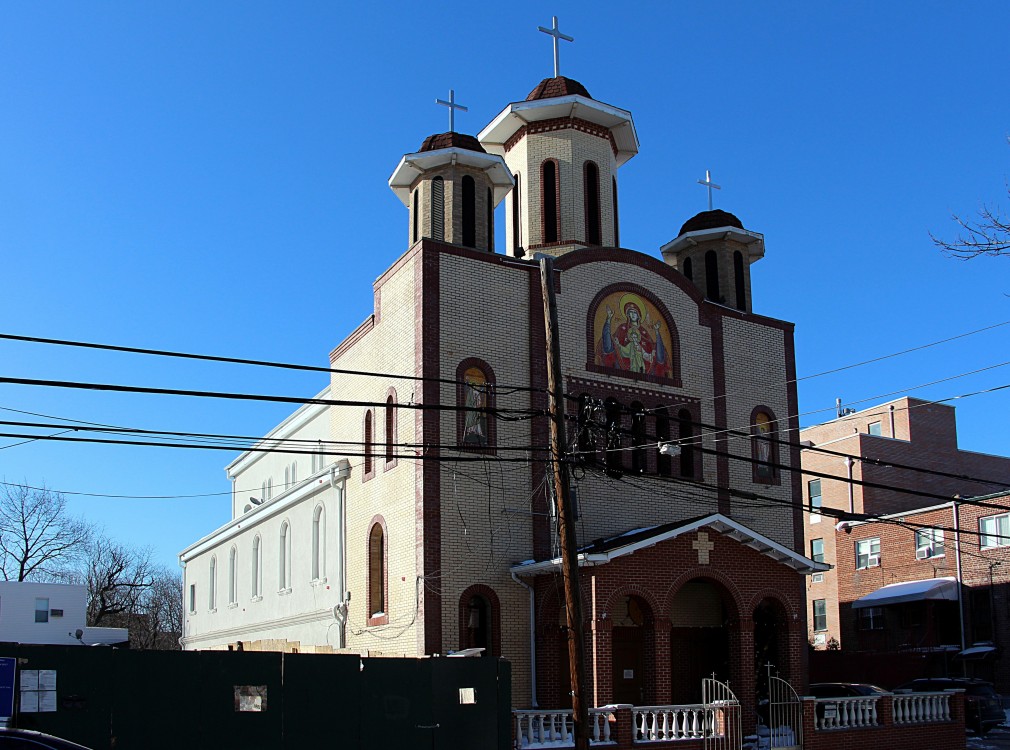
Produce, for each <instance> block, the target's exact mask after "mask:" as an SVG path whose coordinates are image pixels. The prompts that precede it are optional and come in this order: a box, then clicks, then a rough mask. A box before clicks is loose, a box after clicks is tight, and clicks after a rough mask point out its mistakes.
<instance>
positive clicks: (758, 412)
mask: <svg viewBox="0 0 1010 750" xmlns="http://www.w3.org/2000/svg"><path fill="white" fill-rule="evenodd" d="M777 437H778V429H777V428H776V423H775V415H774V414H772V412H771V410H770V409H767V408H765V407H758V408H756V409H755V410H754V411H753V413H752V414H751V457H752V458H753V466H754V481H755V482H760V483H762V484H776V483H777V482H778V476H779V473H778V466H777V464H778V445H777V443H776V440H777Z"/></svg>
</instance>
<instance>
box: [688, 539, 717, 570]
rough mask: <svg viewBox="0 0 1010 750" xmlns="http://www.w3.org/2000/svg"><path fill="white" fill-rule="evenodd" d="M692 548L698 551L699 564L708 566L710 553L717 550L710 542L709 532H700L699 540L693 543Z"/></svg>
mask: <svg viewBox="0 0 1010 750" xmlns="http://www.w3.org/2000/svg"><path fill="white" fill-rule="evenodd" d="M691 546H692V547H694V548H695V549H696V550H698V564H699V565H708V553H709V552H711V551H712V550H714V549H715V545H714V544H713V543H712V542H710V541H708V532H706V531H699V532H698V538H697V539H696V540H694V541H693V542H691Z"/></svg>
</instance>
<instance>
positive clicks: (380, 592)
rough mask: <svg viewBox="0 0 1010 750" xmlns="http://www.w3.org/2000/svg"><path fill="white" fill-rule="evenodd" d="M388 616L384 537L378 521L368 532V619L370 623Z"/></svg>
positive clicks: (374, 623) (375, 623)
mask: <svg viewBox="0 0 1010 750" xmlns="http://www.w3.org/2000/svg"><path fill="white" fill-rule="evenodd" d="M387 617H388V613H387V610H386V538H385V533H384V531H383V528H382V524H381V523H380V522H375V523H373V524H372V528H371V529H370V530H369V532H368V619H369V624H370V625H377V624H380V623H379V622H376V620H379V619H380V618H381V619H385V618H387Z"/></svg>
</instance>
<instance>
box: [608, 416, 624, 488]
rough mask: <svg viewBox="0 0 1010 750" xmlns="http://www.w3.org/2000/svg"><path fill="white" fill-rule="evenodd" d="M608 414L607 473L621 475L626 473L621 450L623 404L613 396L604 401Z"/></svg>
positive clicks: (615, 475)
mask: <svg viewBox="0 0 1010 750" xmlns="http://www.w3.org/2000/svg"><path fill="white" fill-rule="evenodd" d="M604 410H605V412H606V415H607V461H606V466H607V474H608V475H610V476H614V477H619V476H621V475H622V474H623V473H624V461H623V453H622V451H621V405H620V404H619V403H618V402H617V401H616V400H615V399H612V398H608V399H607V400H606V401H605V402H604Z"/></svg>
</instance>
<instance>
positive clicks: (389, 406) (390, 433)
mask: <svg viewBox="0 0 1010 750" xmlns="http://www.w3.org/2000/svg"><path fill="white" fill-rule="evenodd" d="M395 442H396V404H395V402H394V399H393V395H392V394H390V395H388V396H386V463H387V464H388V463H391V462H392V461H393V459H394V458H395V457H396V450H395V449H394V447H393V444H394V443H395Z"/></svg>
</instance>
